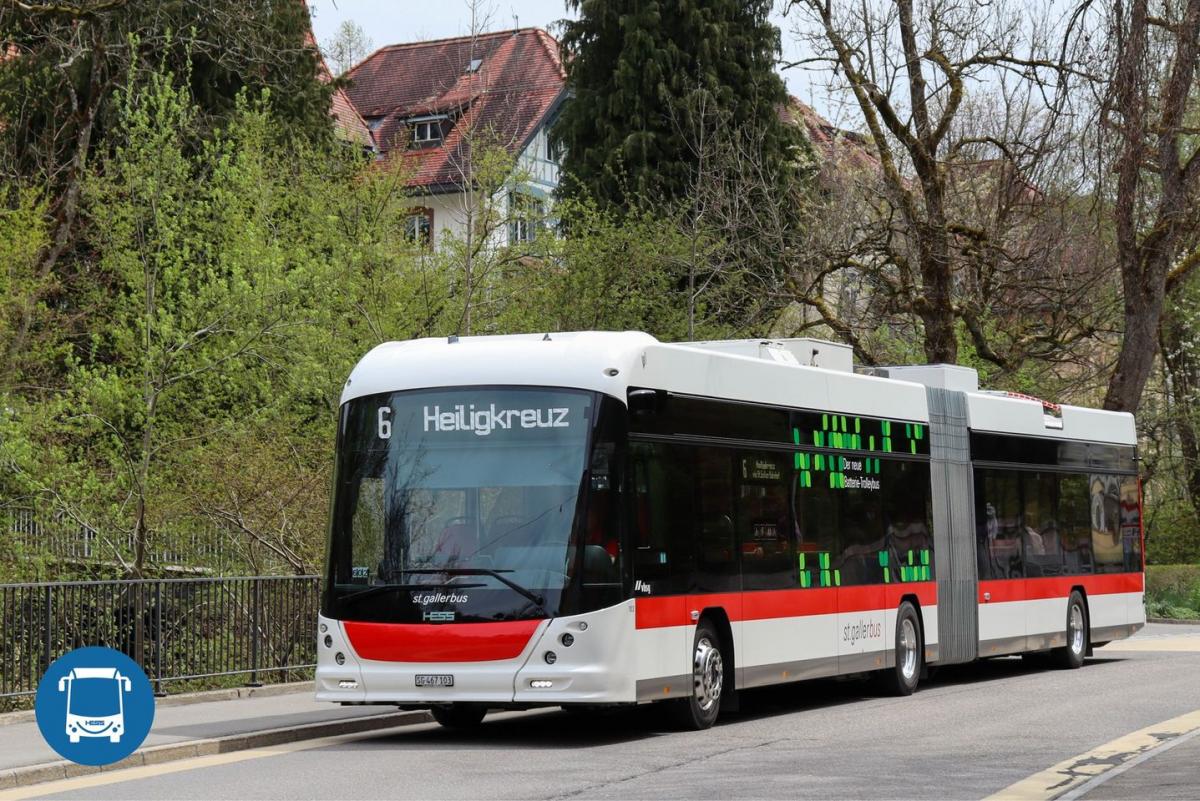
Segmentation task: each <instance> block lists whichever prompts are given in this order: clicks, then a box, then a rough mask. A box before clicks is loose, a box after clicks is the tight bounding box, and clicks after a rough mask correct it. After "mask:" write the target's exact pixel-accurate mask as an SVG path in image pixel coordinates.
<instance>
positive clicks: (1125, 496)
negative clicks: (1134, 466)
mask: <svg viewBox="0 0 1200 801" xmlns="http://www.w3.org/2000/svg"><path fill="white" fill-rule="evenodd" d="M1120 482H1121V512H1120V519H1121V551H1122V554H1123V556H1124V561H1125V563H1124V569H1125V570H1126V571H1127V572H1128V571H1137V570H1141V569H1142V503H1141V489H1140V488H1139V487H1138V479H1137V476H1121V478H1120Z"/></svg>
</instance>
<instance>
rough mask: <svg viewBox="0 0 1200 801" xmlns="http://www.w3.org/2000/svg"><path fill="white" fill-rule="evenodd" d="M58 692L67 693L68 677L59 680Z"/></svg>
mask: <svg viewBox="0 0 1200 801" xmlns="http://www.w3.org/2000/svg"><path fill="white" fill-rule="evenodd" d="M58 691H59V692H60V693H65V692H66V691H67V677H66V676H63V677H62V678H61V679H59V680H58Z"/></svg>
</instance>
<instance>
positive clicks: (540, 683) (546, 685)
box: [529, 679, 554, 690]
mask: <svg viewBox="0 0 1200 801" xmlns="http://www.w3.org/2000/svg"><path fill="white" fill-rule="evenodd" d="M529 686H530V687H532V688H533V689H535V690H548V689H550V688H551V687H553V686H554V682H552V681H550V680H549V679H533V680H532V681H530V682H529Z"/></svg>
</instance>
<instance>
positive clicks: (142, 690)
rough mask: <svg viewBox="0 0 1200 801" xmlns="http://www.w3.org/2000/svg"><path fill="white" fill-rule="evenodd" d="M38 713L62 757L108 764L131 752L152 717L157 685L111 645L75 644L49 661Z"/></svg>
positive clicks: (36, 705)
mask: <svg viewBox="0 0 1200 801" xmlns="http://www.w3.org/2000/svg"><path fill="white" fill-rule="evenodd" d="M34 714H35V715H36V716H37V724H38V728H39V729H41V731H42V737H44V738H45V740H46V743H47V744H49V746H50V747H51V748H53V749H54V750H55V751H57V752H58V753H59V755H60V756H62V757H63V758H64V759H69V760H70V761H72V762H77V763H79V764H80V765H110V764H112V763H113V762H119V761H121V760H122V759H124V758H125V757H127V756H129V755H130V754H132V753H133V752H134V751H136V750H137V749H138V746H140V745H141V744H142V741H143V740H145V739H146V735H147V734H149V733H150V724H152V723H153V722H154V690H153V688H151V686H150V680H149V679H147V678H146V674H145V673H144V672H142V669H141V668H140V667H138V665H137V663H136V662H134V661H133V660H132V659H130V658H129V657H127V656H125V654H123V653H121V652H120V651H114V650H113V649H111V648H99V647H91V648H77V649H75V650H74V651H70V652H68V653H65V654H63V655H62V656H60V657H59V658H58V659H55V660H54V662H53V663H52V664H51V665H50V668H49V670H47V671H46V675H44V676H42V681H41V683H40V684H38V691H37V700H36V701H35V702H34Z"/></svg>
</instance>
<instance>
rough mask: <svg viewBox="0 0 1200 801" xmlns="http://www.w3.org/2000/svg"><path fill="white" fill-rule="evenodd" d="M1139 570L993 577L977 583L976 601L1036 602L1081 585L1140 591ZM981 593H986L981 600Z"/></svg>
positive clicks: (1090, 590)
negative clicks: (977, 596) (1033, 576)
mask: <svg viewBox="0 0 1200 801" xmlns="http://www.w3.org/2000/svg"><path fill="white" fill-rule="evenodd" d="M1142 586H1143V585H1142V574H1141V573H1100V574H1096V575H1090V576H1044V577H1041V578H1018V579H997V580H994V581H981V582H979V603H993V604H995V603H1005V602H1008V601H1038V600H1043V599H1046V598H1066V597H1067V596H1068V595H1070V594H1071V588H1072V587H1083V589H1084V591H1085V592H1086V593H1087V594H1088V595H1112V594H1114V593H1119V592H1141V591H1142ZM984 593H988V594H989V595H990V599H989V600H987V601H985V600H984V598H983V596H984Z"/></svg>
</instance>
